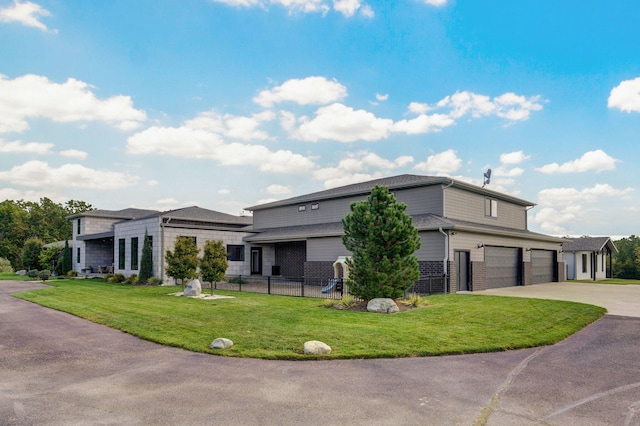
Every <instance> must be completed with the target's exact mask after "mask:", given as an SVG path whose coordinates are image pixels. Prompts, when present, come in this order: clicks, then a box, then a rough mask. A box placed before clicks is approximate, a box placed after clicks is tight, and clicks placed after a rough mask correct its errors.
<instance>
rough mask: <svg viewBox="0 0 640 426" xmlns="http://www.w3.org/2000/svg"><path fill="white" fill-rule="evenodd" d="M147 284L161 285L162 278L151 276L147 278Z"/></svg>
mask: <svg viewBox="0 0 640 426" xmlns="http://www.w3.org/2000/svg"><path fill="white" fill-rule="evenodd" d="M147 284H149V285H160V284H162V280H161V279H160V278H156V277H151V278H149V279H148V280H147Z"/></svg>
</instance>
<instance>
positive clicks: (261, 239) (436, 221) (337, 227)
mask: <svg viewBox="0 0 640 426" xmlns="http://www.w3.org/2000/svg"><path fill="white" fill-rule="evenodd" d="M412 218H413V225H414V226H415V227H416V228H417V229H418V231H437V230H439V229H442V230H449V231H455V230H459V231H467V232H474V233H478V234H488V235H503V236H509V237H516V238H521V239H528V240H537V241H545V242H554V243H561V242H563V241H565V240H563V239H562V238H558V237H551V236H549V235H544V234H538V233H535V232H531V231H527V230H520V229H513V228H505V227H501V226H492V225H479V224H476V223H472V222H465V221H460V220H452V219H445V218H443V217H441V216H438V215H434V214H422V215H416V216H412ZM343 233H344V229H343V227H342V222H332V223H318V224H313V225H298V226H285V227H280V228H271V229H264V230H261V231H259V232H258V233H257V234H255V235H251V236H248V237H245V238H244V240H245V241H247V242H255V243H274V242H284V241H304V240H306V239H308V238H320V237H339V236H341V235H342V234H343Z"/></svg>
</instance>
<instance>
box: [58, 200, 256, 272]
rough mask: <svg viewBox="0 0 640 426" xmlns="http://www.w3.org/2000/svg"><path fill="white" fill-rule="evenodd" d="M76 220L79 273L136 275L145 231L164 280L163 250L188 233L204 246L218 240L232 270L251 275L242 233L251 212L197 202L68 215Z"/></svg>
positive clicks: (75, 249) (76, 259)
mask: <svg viewBox="0 0 640 426" xmlns="http://www.w3.org/2000/svg"><path fill="white" fill-rule="evenodd" d="M68 219H69V220H71V221H72V222H73V223H74V231H73V252H74V258H73V265H74V270H75V271H76V272H78V273H85V272H88V271H91V272H103V273H104V272H113V273H120V274H123V275H125V276H129V275H131V274H138V273H139V270H140V260H141V259H142V246H143V244H144V235H145V232H146V233H147V235H148V236H149V237H150V238H151V244H152V253H153V270H154V276H155V277H158V278H160V279H162V280H163V282H167V281H168V277H167V276H166V273H165V269H166V265H165V261H164V254H165V253H166V251H167V250H173V247H174V244H175V241H176V238H177V237H179V236H186V237H192V238H194V239H195V241H196V244H197V246H198V248H199V249H200V250H201V251H202V249H203V247H204V244H205V242H206V241H207V240H221V241H222V242H223V244H225V246H226V247H227V252H228V253H229V269H228V270H227V273H228V274H230V275H240V274H242V275H248V274H250V272H251V271H250V269H249V265H250V262H249V259H248V256H247V255H246V253H245V244H244V242H243V240H242V239H243V238H244V237H246V236H248V235H251V234H250V232H246V228H247V226H249V225H251V217H243V216H233V215H229V214H225V213H220V212H216V211H213V210H207V209H203V208H199V207H186V208H182V209H177V210H171V211H167V212H157V211H154V210H138V209H125V210H120V211H109V210H94V211H90V212H85V213H80V214H77V215H73V216H69V218H68Z"/></svg>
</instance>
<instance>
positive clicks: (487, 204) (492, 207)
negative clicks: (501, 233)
mask: <svg viewBox="0 0 640 426" xmlns="http://www.w3.org/2000/svg"><path fill="white" fill-rule="evenodd" d="M484 215H485V216H489V217H498V201H497V200H492V199H491V198H485V199H484Z"/></svg>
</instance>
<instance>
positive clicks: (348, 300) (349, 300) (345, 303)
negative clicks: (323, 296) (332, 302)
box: [338, 294, 356, 309]
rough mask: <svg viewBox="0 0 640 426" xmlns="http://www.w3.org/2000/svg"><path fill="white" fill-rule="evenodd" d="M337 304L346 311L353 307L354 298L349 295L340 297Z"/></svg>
mask: <svg viewBox="0 0 640 426" xmlns="http://www.w3.org/2000/svg"><path fill="white" fill-rule="evenodd" d="M338 304H339V305H340V306H341V307H343V308H345V309H348V308H350V307H352V306H353V305H355V304H356V298H355V297H353V296H352V295H350V294H345V295H344V296H342V299H340V301H339V302H338Z"/></svg>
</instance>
